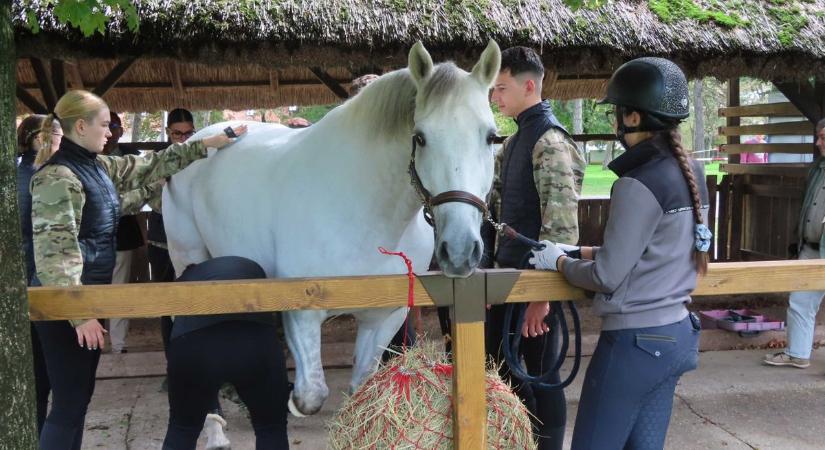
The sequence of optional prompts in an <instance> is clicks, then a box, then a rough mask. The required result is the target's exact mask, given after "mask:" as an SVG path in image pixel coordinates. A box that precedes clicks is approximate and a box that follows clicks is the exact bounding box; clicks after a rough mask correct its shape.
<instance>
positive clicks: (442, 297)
mask: <svg viewBox="0 0 825 450" xmlns="http://www.w3.org/2000/svg"><path fill="white" fill-rule="evenodd" d="M415 277H416V278H418V280H419V281H421V284H422V285H423V286H424V289H425V290H426V291H427V294H429V295H430V298H432V299H433V303H435V306H439V307H443V306H453V304H454V303H455V295H454V293H453V279H452V278H447V277H446V276H444V274H443V273H441V272H427V273H424V274H421V275H416V276H415Z"/></svg>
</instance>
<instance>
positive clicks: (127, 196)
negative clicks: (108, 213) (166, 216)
mask: <svg viewBox="0 0 825 450" xmlns="http://www.w3.org/2000/svg"><path fill="white" fill-rule="evenodd" d="M162 191H163V182H162V181H156V182H154V183H151V184H148V185H146V186H143V187H142V188H140V189H135V190H132V191H129V192H124V193H122V194H120V215H121V216H130V215H133V214H137V213H139V212H140V210H141V209H143V205H145V204H147V203H148V202H149V201H150V200H152V199H154V198H156V197H157V198H159V197H160V193H161V192H162Z"/></svg>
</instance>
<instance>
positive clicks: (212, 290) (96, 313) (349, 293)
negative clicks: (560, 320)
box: [29, 260, 825, 450]
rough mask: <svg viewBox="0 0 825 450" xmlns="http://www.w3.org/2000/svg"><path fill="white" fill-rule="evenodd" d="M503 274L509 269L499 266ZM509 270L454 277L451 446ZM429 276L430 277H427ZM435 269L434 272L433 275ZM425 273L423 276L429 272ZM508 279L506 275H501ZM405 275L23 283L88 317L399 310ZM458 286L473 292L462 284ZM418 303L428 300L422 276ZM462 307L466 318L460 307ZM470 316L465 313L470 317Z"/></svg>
mask: <svg viewBox="0 0 825 450" xmlns="http://www.w3.org/2000/svg"><path fill="white" fill-rule="evenodd" d="M505 272H506V273H505ZM499 274H502V275H508V276H509V278H511V279H512V276H510V275H513V274H514V271H496V270H491V271H484V272H483V273H480V274H477V275H476V276H473V277H471V278H469V279H467V280H466V281H465V280H455V281H453V280H442V281H447V282H449V283H453V285H452V286H453V289H454V294H455V298H454V299H453V303H452V304H451V309H452V310H453V311H452V313H453V314H454V316H455V317H456V319H457V320H454V321H453V362H454V375H453V376H454V378H453V381H454V383H453V399H454V421H453V424H454V430H453V436H454V437H455V448H456V449H459V450H470V449H472V450H476V449H479V448H485V447H486V442H485V440H486V434H487V433H486V421H485V418H486V416H487V414H486V412H485V408H486V404H485V400H484V399H485V392H484V386H485V384H484V381H483V376H484V375H483V374H484V322H483V317H484V313H483V311H484V301H483V300H482V301H481V302H479V299H478V298H475V297H484V296H486V297H487V298H490V291H491V286H490V285H489V284H487V285H486V286H485V285H484V284H478V283H475V282H473V281H472V280H476V281H478V279H479V278H480V276H479V275H483V277H484V280H490V279H493V278H495V277H496V276H497V275H499ZM431 276H432V275H431ZM436 276H437V275H436ZM424 278H427V277H426V275H425V276H424ZM505 278H507V277H505ZM407 283H408V280H407V277H406V276H405V275H390V276H364V277H338V278H313V279H310V278H306V279H274V280H255V281H220V282H188V283H141V284H131V285H130V284H125V285H109V286H77V287H70V288H58V287H38V288H30V289H29V303H30V317H31V319H32V320H59V319H83V318H91V317H157V316H162V315H193V314H216V313H237V312H254V311H289V310H295V309H321V308H323V309H340V308H377V307H394V306H396V307H400V306H406V304H407ZM462 284H465V285H467V286H471V287H472V289H463V290H462V289H459V286H461V285H462ZM798 290H825V260H806V261H768V262H737V263H715V264H711V265H710V268H709V271H708V274H707V276H705V277H703V278H701V279H700V280H699V284H698V286H697V289H696V291H695V294H696V295H716V294H734V293H755V292H787V291H798ZM582 298H584V292H583V291H581V290H580V289H576V288H574V287H572V286H570V285H569V284H567V282H566V281H565V280H564V278H563V277H562V276H561V275H559V274H558V273H553V272H545V271H522V272H520V273H519V274H518V280H517V281H516V282H515V284H514V285H513V287H512V289H511V290H510V291H509V295H508V296H506V302H508V303H513V302H533V301H547V300H554V301H558V300H570V299H573V300H577V299H582ZM415 302H416V304H418V305H433V304H434V299H433V298H432V297H431V296H430V294H429V293H428V292H427V290H426V288H425V285H424V283H422V281H421V278H419V279H418V280H417V281H416V286H415ZM460 309H461V310H465V311H464V312H469V314H467V315H465V316H464V318H462V317H461V314H460V311H459V310H460ZM468 317H469V319H468Z"/></svg>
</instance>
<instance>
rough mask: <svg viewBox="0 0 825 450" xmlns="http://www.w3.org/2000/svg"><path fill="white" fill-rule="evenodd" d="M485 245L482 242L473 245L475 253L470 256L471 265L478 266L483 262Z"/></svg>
mask: <svg viewBox="0 0 825 450" xmlns="http://www.w3.org/2000/svg"><path fill="white" fill-rule="evenodd" d="M483 248H484V247H483V244H482V243H481V241H475V242H474V243H473V253H472V254H471V255H470V263H471V265H472V266H477V265H478V263H479V262H481V255H482V253H483V251H484V250H483Z"/></svg>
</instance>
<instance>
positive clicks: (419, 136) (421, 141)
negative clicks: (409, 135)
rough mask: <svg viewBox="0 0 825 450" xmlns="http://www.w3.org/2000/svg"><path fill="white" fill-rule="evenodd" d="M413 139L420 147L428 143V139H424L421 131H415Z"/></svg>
mask: <svg viewBox="0 0 825 450" xmlns="http://www.w3.org/2000/svg"><path fill="white" fill-rule="evenodd" d="M413 139H415V145H417V146H419V147H423V146H424V145H425V144H426V143H427V141H426V140H424V135H423V134H421V133H415V135H414V136H413Z"/></svg>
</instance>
